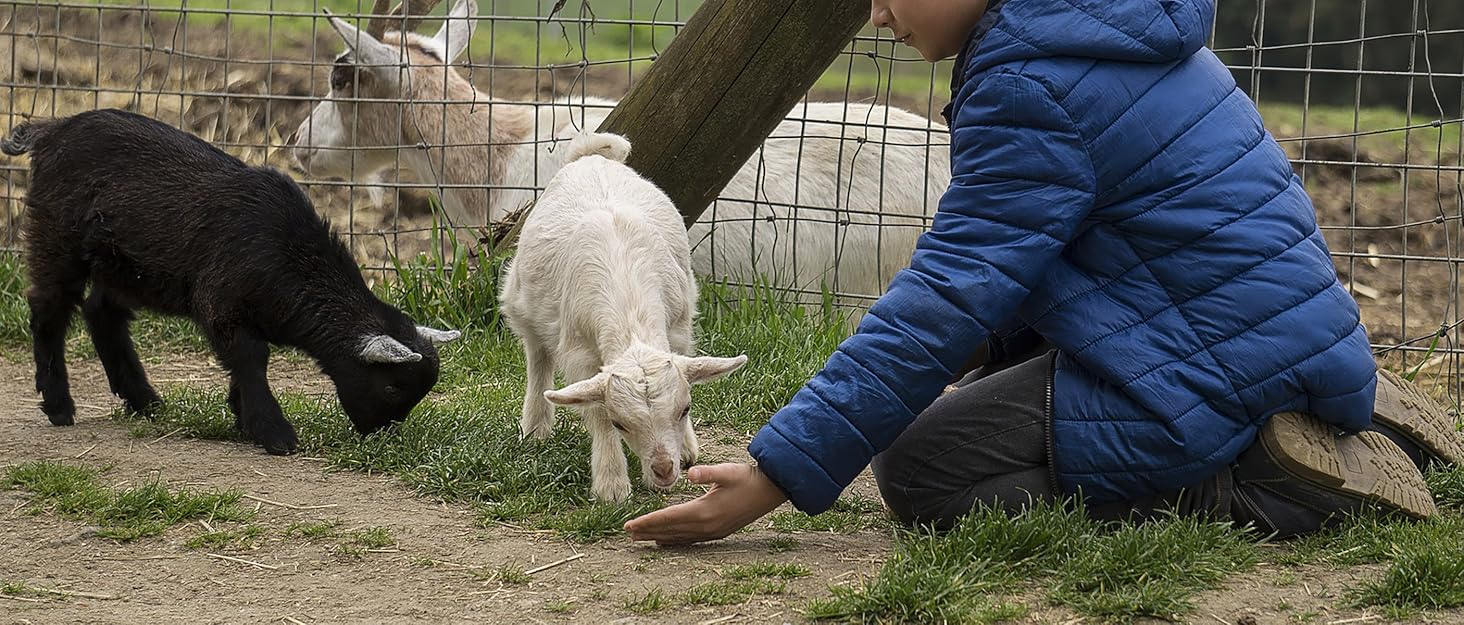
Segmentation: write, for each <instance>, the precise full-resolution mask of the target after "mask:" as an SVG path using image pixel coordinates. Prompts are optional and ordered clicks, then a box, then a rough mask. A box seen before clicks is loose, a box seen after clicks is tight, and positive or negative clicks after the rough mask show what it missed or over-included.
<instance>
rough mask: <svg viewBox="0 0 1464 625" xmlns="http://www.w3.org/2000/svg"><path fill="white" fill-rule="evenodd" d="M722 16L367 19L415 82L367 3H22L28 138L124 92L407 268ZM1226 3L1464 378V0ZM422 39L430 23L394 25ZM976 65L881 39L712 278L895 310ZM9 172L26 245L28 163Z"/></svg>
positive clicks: (4, 67) (1356, 235) (1276, 114)
mask: <svg viewBox="0 0 1464 625" xmlns="http://www.w3.org/2000/svg"><path fill="white" fill-rule="evenodd" d="M429 4H435V3H429ZM699 4H700V2H699V0H568V1H559V2H549V1H541V0H476V5H475V6H476V15H475V16H474V17H473V18H471V19H470V20H467V22H464V23H471V24H472V29H471V30H456V29H453V28H445V27H444V24H448V25H450V23H449V22H445V21H444V20H442V19H441V18H442V17H443V16H444V15H447V14H448V13H449V12H450V11H452V10H453V9H454V8H455V7H456V3H455V2H454V1H453V0H448V1H446V2H443V3H442V4H441V6H437V7H436V8H435V9H434V10H433V11H432V13H431V14H430V16H429V18H428V19H426V20H425V22H423V23H422V24H420V25H418V24H409V23H405V22H403V21H402V20H400V19H391V20H385V22H384V30H380V31H377V32H374V33H373V32H368V33H366V35H368V36H369V37H370V38H371V39H373V40H379V41H381V42H383V45H386V46H388V47H392V46H395V50H396V52H398V53H405V54H406V55H407V58H408V64H409V70H408V72H409V77H408V79H407V80H405V81H403V82H401V83H400V84H396V83H393V82H392V81H391V80H386V79H384V76H385V75H383V74H381V73H379V70H381V69H382V68H381V67H379V66H373V65H372V64H371V63H369V62H367V61H366V59H367V57H369V54H368V52H369V50H366V49H363V47H362V46H363V44H362V40H361V38H360V37H361V35H358V34H351V33H349V32H346V33H341V32H337V31H336V29H335V28H333V27H332V25H331V23H330V22H329V21H328V20H327V19H326V11H327V10H328V11H330V12H331V13H332V14H334V15H337V16H339V17H342V18H344V20H345V21H346V22H347V23H350V24H353V25H356V26H358V27H360V28H361V29H363V30H366V31H371V30H372V29H371V28H370V27H369V26H368V24H369V23H370V21H371V20H370V19H369V18H370V17H371V16H372V15H374V14H379V13H381V11H380V10H379V8H373V6H372V5H371V3H369V2H367V1H366V0H312V2H309V3H306V2H280V1H277V0H171V1H161V0H160V1H156V2H142V3H136V2H133V3H127V2H121V1H114V0H68V1H62V2H48V3H42V2H39V1H38V0H34V1H30V2H26V1H10V2H3V1H0V90H3V91H4V93H5V98H4V100H5V103H4V106H5V114H6V117H7V119H6V125H5V127H6V128H9V127H10V126H13V125H14V124H16V123H18V122H19V121H21V119H22V117H23V116H57V115H68V114H72V113H76V112H80V111H83V110H89V109H94V108H104V107H116V108H124V109H129V110H133V111H136V112H139V113H142V114H145V115H149V116H152V117H156V118H158V119H160V120H162V121H165V122H168V123H171V124H174V125H176V126H178V127H180V128H183V129H185V130H187V131H189V132H192V133H194V134H197V135H199V136H200V137H203V138H204V139H206V140H209V141H210V142H212V143H214V144H215V145H217V146H219V147H220V148H222V149H224V150H226V151H228V152H230V153H231V154H234V155H236V156H238V157H240V158H241V159H243V160H244V161H246V162H248V163H250V164H256V165H259V164H268V165H272V166H276V167H279V168H281V169H285V170H287V171H290V172H291V173H292V175H294V177H295V178H296V179H297V180H298V181H300V182H301V183H302V185H304V186H305V187H306V188H307V190H308V191H309V193H310V195H311V197H312V199H313V200H314V202H315V204H316V207H317V209H318V210H319V211H320V212H321V213H322V214H324V215H326V216H328V217H329V218H330V219H331V220H332V222H333V223H334V224H335V225H336V226H337V227H338V229H339V230H340V231H341V232H342V234H343V235H345V236H346V238H347V240H348V241H349V243H350V246H351V248H352V251H353V253H355V254H356V255H357V257H358V259H359V260H360V261H361V263H362V265H363V266H364V267H365V268H366V269H367V270H368V274H369V275H371V276H372V277H373V278H375V279H384V278H385V277H387V276H389V275H390V270H391V265H392V262H391V261H392V259H393V258H401V257H411V256H414V255H416V254H419V253H422V252H424V251H427V250H429V249H432V247H433V246H434V245H438V244H441V238H442V235H443V234H444V233H445V232H447V233H452V234H454V235H456V236H457V238H458V239H460V240H468V241H477V240H489V241H491V238H492V236H493V233H494V228H493V227H494V225H495V224H496V223H499V222H501V221H503V220H505V219H510V218H511V217H512V216H513V215H514V214H516V212H517V211H518V210H520V209H521V208H522V207H523V206H524V205H526V204H527V203H528V202H529V201H531V200H532V198H533V197H534V194H535V192H537V191H538V190H540V189H542V187H543V185H544V183H545V182H547V180H548V179H549V177H550V176H551V175H552V173H553V172H554V171H555V170H556V168H557V167H558V162H557V161H556V160H555V159H556V152H557V150H556V148H557V146H558V145H560V142H561V141H562V140H563V139H564V138H565V137H566V136H567V134H568V133H571V132H573V131H575V130H577V129H580V128H584V127H586V126H588V127H591V128H593V126H594V125H595V124H597V123H598V121H597V120H598V119H600V118H602V117H603V116H604V115H605V114H607V113H608V111H609V109H610V108H611V107H613V105H614V101H615V100H616V99H617V98H619V97H621V96H623V95H624V94H625V93H626V92H627V90H628V89H629V88H630V87H631V86H632V85H633V84H635V82H636V80H637V79H638V78H639V77H640V76H642V75H643V74H644V73H645V71H646V70H647V69H648V68H649V67H650V66H651V64H652V63H653V62H654V61H655V59H656V58H657V56H658V55H659V54H660V52H661V50H663V49H664V48H665V46H666V44H667V43H669V42H670V41H671V39H672V38H674V37H675V36H676V35H677V32H678V31H679V29H680V27H681V26H683V25H684V24H685V21H686V19H687V18H689V17H690V16H691V14H692V13H693V12H694V11H695V10H696V8H697V7H698V6H699ZM1216 4H1217V6H1216V20H1215V23H1216V27H1215V30H1214V32H1213V34H1212V39H1211V47H1212V48H1213V49H1214V50H1215V51H1216V52H1217V54H1219V55H1220V57H1221V58H1222V59H1223V60H1224V61H1225V63H1226V64H1227V66H1229V67H1230V68H1231V70H1232V71H1233V73H1234V75H1235V77H1236V79H1237V81H1238V83H1239V84H1240V86H1241V88H1242V89H1244V90H1245V91H1246V92H1247V93H1248V94H1250V95H1251V97H1252V98H1253V99H1255V100H1256V101H1257V103H1258V104H1259V106H1260V108H1261V111H1262V114H1263V117H1264V118H1265V120H1266V123H1267V126H1268V128H1269V129H1270V130H1271V132H1272V133H1273V134H1274V135H1275V136H1276V137H1277V138H1278V139H1279V140H1280V141H1281V142H1282V145H1283V146H1284V147H1285V149H1286V150H1287V152H1288V154H1289V155H1290V157H1291V158H1292V160H1293V164H1294V166H1295V169H1296V171H1297V173H1298V174H1299V175H1300V176H1301V177H1302V178H1303V180H1304V181H1305V183H1306V188H1307V190H1308V191H1309V192H1310V193H1311V195H1312V198H1313V200H1314V203H1315V206H1316V210H1317V215H1318V221H1319V223H1320V224H1321V225H1322V228H1323V230H1324V233H1325V236H1326V238H1327V241H1328V243H1329V245H1330V246H1331V248H1332V252H1333V255H1334V258H1335V260H1336V265H1337V268H1338V271H1339V273H1340V275H1341V277H1342V279H1343V281H1344V283H1345V284H1347V285H1348V286H1349V288H1350V289H1351V291H1352V293H1353V295H1354V297H1355V298H1356V299H1357V301H1358V302H1359V304H1360V306H1361V307H1362V310H1363V316H1364V321H1365V322H1366V323H1367V325H1368V329H1369V332H1370V335H1371V337H1372V340H1373V342H1374V343H1375V345H1376V346H1377V347H1378V349H1379V352H1380V353H1382V354H1385V355H1386V357H1388V358H1397V359H1399V360H1400V361H1401V362H1403V363H1404V364H1405V365H1406V366H1409V367H1410V368H1412V367H1421V369H1420V371H1424V372H1429V373H1437V374H1439V379H1443V378H1444V377H1447V378H1448V379H1451V380H1452V379H1457V377H1458V376H1457V375H1456V374H1457V373H1458V371H1459V367H1460V363H1459V360H1458V358H1459V354H1460V352H1461V351H1464V347H1461V343H1460V338H1461V336H1460V325H1461V323H1464V316H1461V315H1460V314H1459V307H1458V305H1459V264H1460V261H1461V254H1460V249H1459V248H1460V241H1461V236H1464V225H1461V223H1464V198H1461V179H1460V173H1461V169H1464V157H1461V153H1464V136H1461V133H1460V129H1461V118H1464V114H1461V111H1460V102H1461V100H1464V6H1460V5H1458V3H1456V2H1441V1H1439V0H1433V1H1430V0H1394V1H1390V2H1380V1H1378V0H1371V1H1369V0H1218V2H1217V3H1216ZM404 27H405V28H407V29H408V30H411V31H413V32H415V33H416V36H415V37H412V38H408V39H403V38H401V37H399V36H396V35H393V34H392V32H393V31H397V30H401V29H402V28H404ZM439 35H440V37H438V36H439ZM464 44H466V45H464ZM348 51H349V52H350V54H347V55H345V56H343V53H346V52H348ZM459 51H460V52H459ZM444 57H447V58H444ZM950 70H951V68H950V63H949V62H944V63H940V64H936V65H931V64H928V63H925V62H924V61H922V60H920V59H919V58H918V56H916V55H915V54H914V52H913V51H912V50H908V49H905V48H902V47H899V46H897V45H896V44H895V43H894V42H893V41H891V40H890V38H889V33H888V32H877V31H875V30H874V29H873V28H866V29H865V30H864V31H862V32H861V33H860V35H859V36H858V38H857V39H856V40H855V41H854V42H853V43H851V44H850V45H849V46H848V47H847V48H846V50H845V51H844V53H843V54H842V55H841V56H840V57H839V59H838V60H837V61H836V62H835V63H834V64H833V66H831V67H830V68H829V69H828V71H827V72H826V73H825V74H824V76H823V77H822V78H821V79H820V80H819V82H818V83H817V85H816V86H815V87H814V88H813V89H812V90H811V92H810V94H809V95H808V97H807V98H806V100H805V101H804V102H803V103H802V104H800V105H798V106H795V107H794V109H793V111H791V112H790V114H789V117H788V120H787V121H786V122H785V123H784V124H783V125H782V126H780V127H779V129H778V130H776V131H775V132H774V133H773V135H772V137H770V138H769V140H768V141H767V143H766V144H765V147H764V149H763V150H762V151H761V152H760V153H759V154H756V155H754V156H753V158H752V159H750V160H749V161H748V163H747V165H745V166H744V168H743V170H742V171H741V172H740V173H739V174H738V177H737V178H734V181H733V183H732V184H730V185H729V186H728V188H727V189H726V190H724V191H723V192H722V194H721V196H720V197H719V199H718V201H717V202H716V203H715V204H714V205H713V206H712V207H711V208H709V209H708V210H707V211H706V213H705V214H704V215H703V217H702V220H701V222H699V223H698V225H697V226H696V227H694V228H693V230H692V238H693V243H694V244H695V245H696V250H697V252H696V255H697V259H698V261H697V262H698V268H699V270H701V271H703V272H705V273H709V274H712V275H713V276H715V277H726V278H730V279H732V280H746V279H748V278H749V277H750V275H751V273H753V272H762V273H766V274H770V275H769V277H768V279H769V280H771V281H772V282H773V283H774V284H775V285H776V286H778V287H780V288H783V289H786V290H790V291H793V292H799V293H803V294H805V295H807V296H808V297H810V298H817V297H819V296H820V294H822V293H824V292H827V291H832V292H833V293H834V294H835V295H837V296H838V297H839V301H841V302H843V303H846V304H850V305H853V306H866V305H867V304H868V303H870V302H872V301H873V299H874V298H875V297H877V296H878V294H879V293H880V291H881V290H882V288H883V286H884V284H885V283H886V282H887V281H888V279H889V277H890V276H891V275H893V273H894V272H895V271H897V270H898V269H899V268H901V267H903V266H904V264H905V263H907V262H908V259H909V255H910V250H911V249H913V246H914V244H915V240H916V237H917V236H918V235H919V233H920V232H922V231H923V230H924V229H925V228H926V227H927V226H928V225H929V220H930V217H931V215H932V214H933V213H934V211H935V208H936V204H937V201H938V199H939V196H940V193H941V191H943V189H944V187H945V184H946V183H947V182H948V180H949V166H948V154H947V151H948V143H949V141H948V137H947V135H946V132H945V128H944V126H943V123H942V121H943V120H942V119H941V117H940V110H941V108H942V107H943V106H944V105H945V103H946V102H947V101H948V99H949V91H948V81H949V76H950ZM667 105H668V106H674V103H668V104H667ZM0 167H3V169H0V175H3V176H4V178H5V181H4V184H3V193H4V197H3V198H0V206H3V213H4V215H3V220H0V228H3V229H0V248H4V249H6V250H12V251H13V250H16V249H18V248H19V247H20V246H21V245H22V242H21V241H20V240H19V238H18V234H17V232H18V229H17V226H18V225H19V223H18V222H19V219H20V215H21V202H22V198H23V196H24V194H25V187H26V172H25V164H24V162H23V160H22V159H7V160H5V161H0ZM444 224H446V225H448V226H450V227H449V228H446V229H442V228H439V226H441V225H444Z"/></svg>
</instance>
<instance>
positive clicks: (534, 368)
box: [519, 338, 554, 440]
mask: <svg viewBox="0 0 1464 625" xmlns="http://www.w3.org/2000/svg"><path fill="white" fill-rule="evenodd" d="M524 363H525V365H527V375H525V376H524V377H525V378H526V383H525V384H524V410H523V414H522V416H521V418H520V419H519V438H520V440H522V439H524V438H528V437H533V438H535V439H537V440H544V439H546V438H549V435H550V434H551V433H552V432H554V404H551V403H549V400H547V399H544V391H547V390H549V387H550V385H552V384H554V357H553V356H552V355H550V354H549V351H548V350H545V349H544V345H543V343H542V342H541V341H539V340H537V339H531V338H525V339H524Z"/></svg>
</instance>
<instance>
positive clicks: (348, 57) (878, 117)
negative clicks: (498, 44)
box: [289, 0, 950, 303]
mask: <svg viewBox="0 0 1464 625" xmlns="http://www.w3.org/2000/svg"><path fill="white" fill-rule="evenodd" d="M476 15H477V3H476V2H473V1H472V0H459V1H458V2H457V4H456V5H454V6H453V8H452V9H451V11H450V12H449V14H448V16H447V17H446V19H445V20H444V23H443V26H442V27H441V28H440V29H439V30H438V32H437V33H436V35H435V36H433V37H430V38H429V37H426V36H422V35H419V34H416V33H411V32H407V33H402V32H397V31H392V30H387V27H388V22H389V21H383V22H379V23H377V22H374V23H373V24H372V25H370V26H368V28H367V30H365V31H362V30H358V29H356V28H355V27H353V26H351V25H349V24H347V23H345V22H343V21H341V20H340V19H337V18H332V19H331V24H332V25H333V26H334V28H335V29H336V31H337V32H338V33H339V34H340V36H341V39H342V40H343V41H344V42H345V44H346V47H347V50H346V51H345V52H343V53H342V54H341V55H340V56H338V57H337V58H336V61H335V67H334V69H333V71H332V72H331V85H330V92H329V93H328V94H327V95H326V96H325V98H324V99H323V100H322V101H321V102H319V103H318V104H317V105H316V106H315V108H314V109H313V110H312V112H311V114H310V116H309V117H308V118H307V119H305V120H303V121H302V122H301V124H300V126H299V128H298V129H297V130H296V132H295V133H294V134H293V135H292V136H291V137H290V139H289V143H291V144H292V145H293V146H294V147H293V149H292V154H293V156H294V158H295V160H296V162H297V164H298V165H299V166H300V168H301V169H302V170H303V171H305V172H307V173H309V174H311V175H313V176H321V177H341V178H345V177H352V176H354V177H355V178H356V179H357V180H358V181H372V180H374V176H376V175H379V172H381V171H382V170H384V169H386V168H389V167H394V166H397V165H398V164H399V163H400V164H401V165H403V166H405V167H406V168H408V169H410V170H411V171H412V172H413V174H414V175H415V176H416V177H417V178H418V179H419V180H422V181H424V182H426V183H428V184H431V185H434V186H436V187H437V188H438V189H440V190H441V196H440V199H441V201H442V205H443V208H444V210H445V211H446V212H447V215H448V217H449V218H450V220H451V221H452V222H453V223H454V225H456V226H458V227H468V226H476V225H485V224H488V223H496V222H498V221H500V220H502V219H503V218H505V217H506V216H508V215H510V214H512V213H514V212H515V211H517V210H519V209H521V208H522V207H524V206H525V205H527V204H528V203H529V202H530V201H531V200H532V199H533V198H534V196H535V194H536V190H537V189H539V188H542V187H543V182H544V181H545V180H548V179H549V178H550V177H552V176H553V175H554V174H555V173H556V172H557V171H558V169H559V167H560V166H561V165H562V162H563V157H562V155H559V154H556V152H558V151H560V150H558V149H556V146H557V145H558V144H559V142H561V141H566V140H569V139H571V138H573V137H574V136H575V135H577V134H579V133H581V132H585V131H592V130H594V129H595V128H597V127H598V126H599V124H600V122H601V121H602V120H603V119H604V118H605V116H606V115H608V114H609V111H610V109H611V108H612V107H613V106H614V104H615V101H614V100H607V99H599V98H584V99H579V100H575V101H571V100H570V99H568V98H564V99H560V100H558V101H556V102H554V103H553V104H552V105H533V104H513V103H507V102H503V101H498V100H494V99H493V98H491V97H490V96H489V95H487V94H484V93H482V92H480V91H478V90H477V89H475V88H474V87H473V85H472V84H471V83H470V82H468V80H467V79H465V78H464V77H462V76H461V75H460V74H458V73H457V72H456V71H453V70H452V69H451V67H450V65H449V64H450V63H452V62H453V61H454V60H455V59H456V58H457V57H458V56H459V55H461V54H462V53H463V51H464V50H465V49H466V48H467V44H468V41H469V39H470V38H471V37H472V34H473V32H474V29H475V25H476V20H475V18H476ZM408 30H410V27H409V28H408ZM946 132H947V129H946V127H945V126H944V125H942V124H939V123H935V122H932V121H930V120H927V119H925V118H924V117H921V116H919V115H915V114H913V113H910V112H907V111H904V110H901V109H898V108H894V107H887V106H882V105H873V104H868V103H846V102H812V103H806V104H801V105H797V106H795V107H794V109H793V110H792V111H791V112H790V113H789V115H788V116H787V118H786V119H785V120H784V121H782V122H781V123H780V124H779V125H778V127H777V129H776V130H774V131H773V133H772V134H771V135H770V137H769V138H768V139H767V141H765V142H764V144H763V145H762V147H761V149H759V150H758V152H757V153H755V154H753V156H752V157H751V158H750V159H748V161H747V163H746V164H745V165H744V166H743V167H742V168H741V169H740V170H739V171H738V172H737V174H736V175H735V176H734V177H733V179H732V180H731V182H730V183H729V184H728V185H727V186H726V187H725V188H724V189H723V191H722V193H721V195H720V199H719V200H718V201H717V202H715V203H714V205H713V206H712V207H710V208H708V209H707V210H706V212H704V213H703V214H702V216H701V218H700V219H699V220H698V221H697V223H696V224H695V225H694V226H693V227H692V229H691V231H690V236H691V241H692V244H693V266H694V268H695V271H696V272H697V273H698V274H701V275H704V276H708V277H711V278H714V279H729V280H732V281H736V282H744V283H745V282H751V281H753V280H755V279H756V278H758V277H763V278H765V279H767V280H768V281H769V282H770V284H772V285H774V286H777V287H781V288H786V289H797V290H803V291H811V292H814V293H818V292H819V291H820V290H823V289H827V290H830V291H832V292H835V293H842V294H848V295H852V296H854V297H853V298H852V299H851V300H849V301H848V303H860V301H859V300H863V302H864V303H867V300H868V299H871V298H873V297H876V296H878V295H879V294H880V293H882V292H883V290H884V288H885V286H886V285H887V284H888V283H889V281H890V279H891V278H893V277H894V274H895V273H897V272H898V271H899V270H900V269H902V268H904V267H905V266H907V265H908V264H909V261H910V256H911V254H912V253H913V251H914V248H915V243H916V240H917V239H918V238H919V236H920V235H921V234H922V233H923V232H924V231H925V230H926V229H927V227H928V219H929V215H930V214H931V213H933V212H934V210H935V207H936V205H937V204H938V202H939V199H940V196H941V194H942V193H943V192H944V191H945V189H946V186H947V185H948V183H949V181H950V159H949V153H948V152H949V147H948V139H946V137H947V134H946ZM841 301H843V300H841Z"/></svg>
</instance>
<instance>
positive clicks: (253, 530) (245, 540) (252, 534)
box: [184, 525, 266, 550]
mask: <svg viewBox="0 0 1464 625" xmlns="http://www.w3.org/2000/svg"><path fill="white" fill-rule="evenodd" d="M265 531H266V530H265V529H264V528H263V527H260V526H258V525H246V526H244V527H241V528H237V529H223V530H218V531H215V532H204V533H202V534H199V535H197V536H194V537H193V538H190V539H188V542H186V543H184V545H185V546H186V547H188V548H189V549H205V548H206V549H212V550H219V549H225V548H234V549H254V548H255V547H258V546H259V543H260V541H261V540H262V539H263V537H264V534H265Z"/></svg>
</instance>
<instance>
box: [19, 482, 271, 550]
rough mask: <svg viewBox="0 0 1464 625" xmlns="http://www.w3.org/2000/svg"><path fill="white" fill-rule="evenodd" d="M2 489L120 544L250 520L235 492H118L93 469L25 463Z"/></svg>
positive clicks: (160, 488)
mask: <svg viewBox="0 0 1464 625" xmlns="http://www.w3.org/2000/svg"><path fill="white" fill-rule="evenodd" d="M3 483H4V485H5V486H7V487H19V488H22V489H25V490H27V491H29V492H30V494H31V503H32V506H33V509H34V510H35V511H40V510H45V509H49V510H52V511H54V512H56V513H57V514H60V515H62V516H64V517H67V518H72V519H77V520H81V521H86V522H89V523H91V524H94V525H96V526H98V527H100V528H101V529H100V531H99V532H98V534H99V535H101V536H103V537H107V538H113V539H116V540H119V541H124V542H126V541H131V540H136V539H138V538H143V537H146V536H156V535H158V534H161V533H162V532H163V530H165V529H167V528H169V527H172V526H174V525H177V524H179V523H183V522H186V521H192V520H196V519H202V520H207V521H245V520H248V519H249V518H250V517H251V516H252V514H251V513H250V512H248V511H247V510H244V509H242V508H240V507H239V505H238V503H239V493H238V492H235V491H224V492H219V491H205V492H195V491H191V490H187V489H178V490H173V489H170V488H168V487H167V486H164V485H162V484H161V483H159V482H158V481H157V480H156V478H154V479H153V480H151V481H149V482H146V483H144V484H142V485H140V486H136V487H132V488H126V489H121V490H119V489H115V488H111V487H108V486H104V485H102V484H101V482H100V474H99V473H98V472H97V471H96V470H95V469H91V468H87V467H83V466H78V465H70V464H62V463H55V462H29V463H25V464H21V465H18V466H15V467H12V468H11V469H10V470H9V471H8V472H7V473H6V475H5V479H4V482H3Z"/></svg>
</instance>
